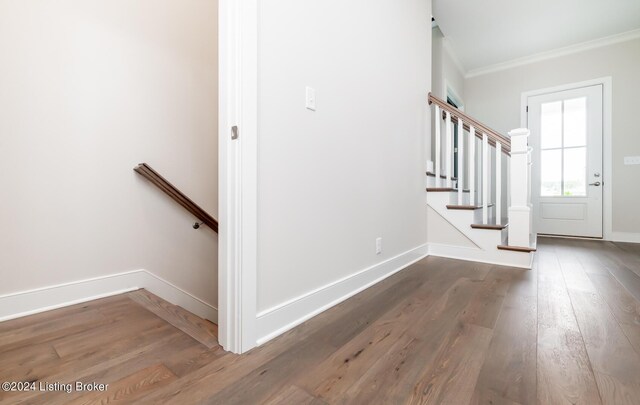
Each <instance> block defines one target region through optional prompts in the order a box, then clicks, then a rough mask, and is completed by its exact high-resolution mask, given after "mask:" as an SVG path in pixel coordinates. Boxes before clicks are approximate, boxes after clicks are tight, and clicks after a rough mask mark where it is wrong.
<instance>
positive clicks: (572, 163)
mask: <svg viewBox="0 0 640 405" xmlns="http://www.w3.org/2000/svg"><path fill="white" fill-rule="evenodd" d="M564 195H565V196H582V197H584V196H586V195H587V148H572V149H565V150H564Z"/></svg>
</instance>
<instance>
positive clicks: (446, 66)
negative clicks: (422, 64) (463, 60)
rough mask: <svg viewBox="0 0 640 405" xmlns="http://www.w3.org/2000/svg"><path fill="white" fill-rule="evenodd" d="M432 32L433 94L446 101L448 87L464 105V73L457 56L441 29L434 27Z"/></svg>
mask: <svg viewBox="0 0 640 405" xmlns="http://www.w3.org/2000/svg"><path fill="white" fill-rule="evenodd" d="M432 31H433V34H432V35H433V36H432V38H433V49H432V58H433V71H432V74H431V77H432V93H433V94H434V95H435V96H437V97H440V98H441V99H443V100H445V101H446V100H447V86H448V87H449V88H450V89H451V90H453V92H454V93H455V95H456V96H458V97H459V98H460V100H459V101H461V102H462V103H463V104H464V72H463V71H462V70H461V69H460V68H459V67H458V65H457V64H456V62H455V59H454V58H455V56H454V55H453V54H452V50H451V49H450V47H449V46H448V44H447V43H446V41H447V39H446V38H445V37H444V35H443V34H442V31H440V28H438V27H434V28H433V30H432Z"/></svg>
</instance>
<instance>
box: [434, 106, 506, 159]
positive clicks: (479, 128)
mask: <svg viewBox="0 0 640 405" xmlns="http://www.w3.org/2000/svg"><path fill="white" fill-rule="evenodd" d="M431 104H435V105H437V106H438V107H440V108H441V109H442V113H443V118H444V117H445V116H446V112H447V111H448V112H449V113H450V114H451V122H452V123H454V124H456V125H457V124H458V119H461V120H462V124H463V127H464V129H465V130H466V131H469V130H470V129H471V127H472V126H473V127H474V128H475V129H476V137H477V138H480V139H482V134H483V133H484V134H487V138H488V140H489V144H490V145H491V146H496V142H500V144H501V145H502V152H503V153H505V154H507V155H508V154H510V153H511V139H509V138H507V137H506V136H504V135H502V134H500V133H499V132H498V131H496V130H493V129H491V128H489V127H488V126H486V125H484V124H483V123H481V122H480V121H478V120H476V119H475V118H473V117H471V116H469V115H467V114H465V113H463V112H462V111H460V110H458V109H457V108H455V107H454V106H452V105H451V104H449V103H447V102H446V101H444V100H442V99H440V98H438V97H436V96H434V95H433V94H431V93H429V105H431Z"/></svg>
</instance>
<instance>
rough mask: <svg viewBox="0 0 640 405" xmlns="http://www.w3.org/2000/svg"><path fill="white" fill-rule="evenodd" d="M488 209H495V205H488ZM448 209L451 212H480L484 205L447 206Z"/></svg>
mask: <svg viewBox="0 0 640 405" xmlns="http://www.w3.org/2000/svg"><path fill="white" fill-rule="evenodd" d="M487 207H493V204H488V205H487ZM447 208H448V209H450V210H470V211H471V210H480V209H482V205H464V204H463V205H458V204H447Z"/></svg>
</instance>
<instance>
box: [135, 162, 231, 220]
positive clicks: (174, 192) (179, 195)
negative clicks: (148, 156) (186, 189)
mask: <svg viewBox="0 0 640 405" xmlns="http://www.w3.org/2000/svg"><path fill="white" fill-rule="evenodd" d="M133 170H134V171H135V172H136V173H138V174H139V175H141V176H142V177H144V178H146V179H147V180H149V181H150V182H151V184H153V185H154V186H156V187H158V188H159V189H160V190H162V191H163V192H164V193H165V194H167V195H168V196H169V197H171V198H172V199H173V200H174V201H175V202H177V203H178V204H180V205H182V206H183V207H184V208H185V209H186V210H187V211H189V212H190V213H191V214H193V216H195V217H196V218H198V219H199V220H200V222H196V223H195V224H193V228H194V229H198V228H200V225H202V224H205V225H207V226H208V227H209V228H211V229H213V230H214V231H216V232H218V221H216V219H215V218H214V217H212V216H211V215H209V214H208V213H207V212H206V211H205V210H203V209H202V208H200V206H199V205H198V204H196V203H194V202H193V201H192V200H191V199H190V198H189V197H187V196H186V195H185V194H184V193H183V192H182V191H180V190H178V189H177V188H176V187H175V186H174V185H173V184H171V183H170V182H169V181H168V180H167V179H165V178H164V177H162V176H161V175H160V174H159V173H158V172H156V171H155V170H153V169H152V168H151V166H149V165H148V164H146V163H140V164H139V165H138V166H136V167H134V168H133Z"/></svg>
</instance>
